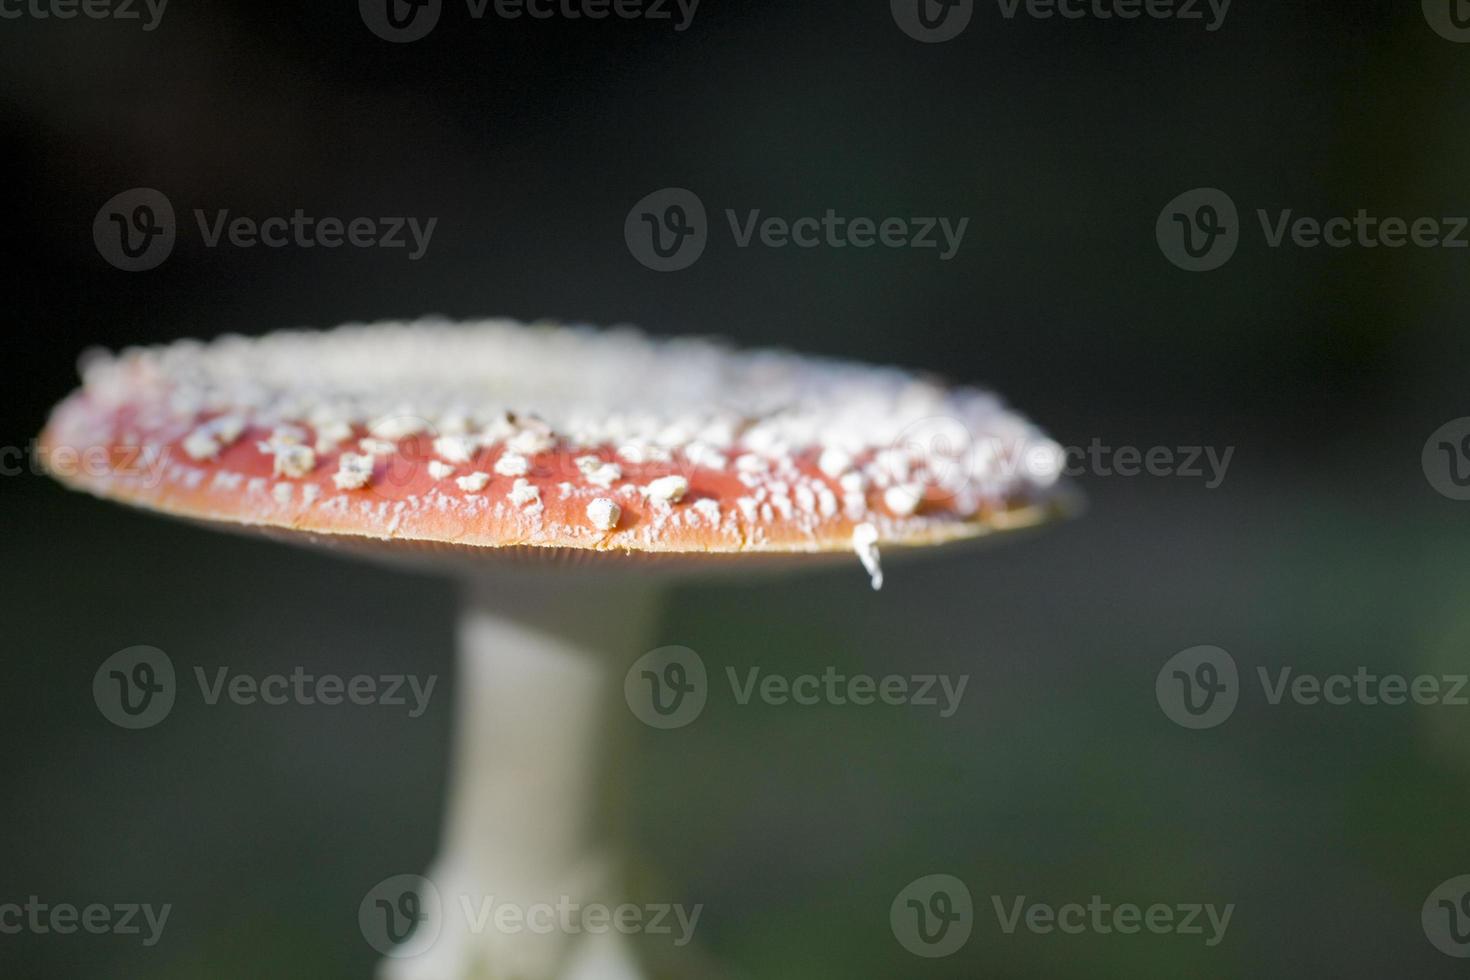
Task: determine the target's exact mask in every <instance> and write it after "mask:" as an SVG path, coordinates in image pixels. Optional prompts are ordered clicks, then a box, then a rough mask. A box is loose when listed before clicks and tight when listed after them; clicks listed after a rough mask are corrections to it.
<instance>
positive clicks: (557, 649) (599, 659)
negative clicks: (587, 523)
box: [383, 574, 655, 980]
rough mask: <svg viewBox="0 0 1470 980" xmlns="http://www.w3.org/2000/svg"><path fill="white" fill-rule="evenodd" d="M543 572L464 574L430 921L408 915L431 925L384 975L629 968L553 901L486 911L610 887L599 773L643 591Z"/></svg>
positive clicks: (617, 977) (610, 821)
mask: <svg viewBox="0 0 1470 980" xmlns="http://www.w3.org/2000/svg"><path fill="white" fill-rule="evenodd" d="M553 578H562V577H561V576H555V577H551V576H543V575H537V574H532V575H530V576H527V577H526V578H524V579H513V578H511V577H510V576H508V575H506V576H499V577H487V578H485V579H483V580H480V581H475V582H472V583H471V584H470V587H469V589H468V594H467V600H466V605H465V609H464V613H463V618H462V621H461V625H460V637H459V644H460V654H459V676H458V677H457V679H456V688H457V691H458V703H457V705H456V709H455V710H456V723H455V738H454V748H453V758H452V759H451V766H450V786H449V798H448V804H447V810H446V815H445V824H444V836H443V841H442V843H441V845H440V853H439V856H438V858H437V859H436V860H435V863H434V867H433V869H432V870H431V871H430V873H429V875H428V878H429V880H430V881H431V882H432V883H433V885H434V887H435V888H436V889H437V890H438V892H439V895H440V899H441V906H442V922H440V923H437V924H436V923H422V924H421V925H420V928H428V929H433V928H434V926H435V925H438V927H439V935H438V938H437V939H435V940H434V942H433V944H432V945H431V946H430V947H429V948H428V949H427V950H426V951H424V952H423V953H421V954H419V955H417V956H414V957H412V958H406V959H400V960H389V961H387V962H386V963H385V964H384V969H383V975H384V976H385V977H391V978H393V980H407V978H422V980H428V978H433V980H470V978H481V977H494V978H502V977H516V978H518V980H553V978H565V977H572V976H589V977H590V976H597V977H603V978H606V980H622V978H628V980H635V978H637V977H639V976H641V974H640V973H639V972H638V970H637V968H636V966H634V964H633V961H632V960H631V958H630V957H629V956H628V954H627V952H626V950H625V949H624V948H623V946H622V944H621V943H620V942H617V941H609V940H608V937H607V936H606V935H605V934H604V935H600V936H593V935H584V934H582V933H580V932H578V931H577V930H576V928H575V927H573V929H572V930H564V929H563V928H562V924H563V919H562V918H561V917H560V913H559V914H558V918H557V919H556V920H555V922H556V926H555V928H554V929H552V930H551V931H550V932H546V931H544V930H539V931H532V930H531V929H529V928H526V927H521V928H516V927H514V926H513V927H511V928H504V927H501V926H498V925H497V921H496V919H495V914H496V911H497V910H499V909H502V908H503V907H505V906H512V907H514V908H515V909H516V910H517V911H518V913H519V915H520V916H526V915H528V914H541V915H544V914H545V913H541V912H538V913H531V911H530V910H531V909H532V907H540V906H550V907H551V908H552V909H564V908H567V907H569V906H572V905H578V906H585V905H586V904H587V903H589V902H608V903H610V904H616V902H617V901H618V900H619V898H620V896H619V895H618V893H617V888H618V883H617V882H616V881H615V880H613V879H614V878H615V877H616V875H617V874H618V871H619V869H620V865H621V859H622V851H621V846H620V837H621V833H620V827H619V823H620V821H619V815H618V812H617V811H618V810H619V809H620V808H619V807H618V806H617V805H616V792H615V790H616V787H615V786H614V785H613V783H614V782H615V781H614V780H613V779H611V778H610V777H611V776H613V775H615V774H620V773H621V770H622V765H621V764H620V762H618V761H617V760H609V759H608V757H607V754H608V753H609V751H610V750H611V749H612V748H613V746H614V745H615V744H616V743H617V741H618V739H617V737H616V735H617V730H618V729H619V728H621V727H622V725H623V723H624V722H625V721H627V719H628V717H629V715H628V710H627V708H626V706H623V705H622V703H621V701H622V694H621V692H622V677H623V671H624V670H625V669H626V667H627V665H628V663H630V662H631V660H632V659H633V658H634V657H636V656H637V655H638V654H639V653H641V652H642V650H643V647H644V644H645V642H646V640H647V637H648V630H649V629H650V627H651V626H652V619H653V615H654V612H655V602H654V595H653V593H652V591H651V589H649V588H648V587H647V586H645V585H641V584H640V585H637V586H629V585H626V584H620V583H615V582H612V581H605V580H600V579H591V578H581V577H575V576H574V577H572V578H570V580H567V579H562V580H561V581H559V582H557V581H553ZM614 699H616V700H614ZM485 911H488V912H489V913H490V918H489V919H488V920H483V918H484V917H483V913H484V912H485ZM481 920H483V921H481ZM613 935H614V936H616V933H614V934H613Z"/></svg>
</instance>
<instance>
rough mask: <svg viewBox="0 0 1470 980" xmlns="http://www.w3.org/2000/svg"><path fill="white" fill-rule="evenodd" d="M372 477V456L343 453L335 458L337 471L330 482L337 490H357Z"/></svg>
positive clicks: (365, 484)
mask: <svg viewBox="0 0 1470 980" xmlns="http://www.w3.org/2000/svg"><path fill="white" fill-rule="evenodd" d="M372 478H373V458H372V457H371V456H366V455H358V454H357V453H343V454H342V456H341V457H340V458H339V459H338V460H337V472H336V473H334V474H332V482H333V483H335V484H337V489H338V490H357V489H359V488H361V487H365V486H367V484H368V481H369V480H371V479H372Z"/></svg>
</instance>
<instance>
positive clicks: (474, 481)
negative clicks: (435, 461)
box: [454, 472, 490, 493]
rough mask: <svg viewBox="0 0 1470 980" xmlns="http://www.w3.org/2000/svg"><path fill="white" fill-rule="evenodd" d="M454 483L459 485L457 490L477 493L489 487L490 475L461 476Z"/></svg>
mask: <svg viewBox="0 0 1470 980" xmlns="http://www.w3.org/2000/svg"><path fill="white" fill-rule="evenodd" d="M454 482H455V483H457V484H459V488H460V489H461V490H463V491H464V492H465V493H479V492H480V491H481V490H484V489H485V488H486V487H487V486H489V485H490V474H489V473H478V472H477V473H471V474H470V475H469V476H462V477H460V478H459V479H458V480H455V481H454Z"/></svg>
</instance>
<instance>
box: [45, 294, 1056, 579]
mask: <svg viewBox="0 0 1470 980" xmlns="http://www.w3.org/2000/svg"><path fill="white" fill-rule="evenodd" d="M83 377H84V384H83V386H82V388H80V389H79V390H78V391H76V392H74V393H73V394H72V395H71V396H70V397H68V398H67V399H66V400H65V401H63V402H62V403H61V404H60V405H59V406H58V407H57V408H56V410H55V411H54V413H53V415H52V417H51V420H50V423H49V424H48V426H47V427H46V431H45V432H44V433H43V435H42V437H41V443H42V449H43V457H44V458H46V459H48V460H50V461H51V462H50V464H49V469H50V471H51V472H52V473H53V475H55V476H56V477H57V478H58V479H60V480H62V481H63V482H64V483H66V484H68V485H70V486H72V487H75V488H77V489H81V490H86V491H89V492H91V493H93V494H96V495H98V496H101V497H106V498H110V499H114V500H120V501H123V502H126V503H131V504H134V505H137V506H140V507H144V508H147V509H150V510H155V511H160V512H164V513H167V514H172V515H176V516H181V517H188V518H194V519H198V520H203V521H212V522H220V523H224V524H232V525H246V526H251V527H256V528H260V529H265V530H277V531H286V532H304V533H306V534H311V535H343V536H351V537H356V538H363V539H374V540H376V541H379V542H388V543H390V544H393V545H410V544H419V545H423V544H426V543H432V544H441V545H456V546H461V547H465V548H470V549H475V550H477V551H480V550H485V551H488V550H493V549H523V548H541V549H545V548H550V549H576V550H582V551H588V552H599V553H606V552H621V553H639V554H653V553H657V554H663V555H674V554H681V555H691V556H692V555H719V554H724V555H735V554H745V553H751V552H762V553H812V552H832V551H851V550H853V548H854V547H855V545H856V546H857V547H858V549H859V551H860V553H861V552H862V551H863V549H864V548H871V546H872V544H873V543H875V542H882V543H883V544H884V546H885V547H886V546H888V545H902V546H908V545H928V544H937V543H942V542H947V541H954V540H960V539H966V538H972V537H976V536H979V535H982V534H985V533H987V532H989V531H993V530H997V529H1004V528H1010V527H1017V526H1024V525H1029V524H1034V523H1037V522H1038V521H1040V520H1042V519H1044V518H1046V517H1048V516H1050V515H1052V514H1053V513H1055V512H1056V511H1057V509H1058V506H1059V504H1060V502H1061V501H1062V499H1063V494H1062V491H1061V490H1060V489H1059V488H1060V484H1059V482H1058V479H1057V478H1058V475H1059V473H1060V469H1061V462H1062V459H1061V452H1060V450H1059V449H1058V447H1057V446H1056V445H1055V444H1054V443H1052V442H1051V441H1050V440H1047V439H1046V438H1045V437H1044V436H1042V435H1041V434H1040V433H1039V432H1038V431H1037V430H1036V429H1035V428H1034V427H1033V426H1031V425H1030V424H1029V423H1027V422H1026V421H1025V420H1024V419H1023V418H1021V417H1020V416H1018V415H1016V414H1014V413H1012V412H1010V411H1009V410H1007V409H1006V408H1005V407H1004V406H1003V405H1002V403H1001V402H1000V401H999V400H998V399H997V398H996V397H995V396H993V395H991V394H988V393H986V392H982V391H978V390H975V389H966V388H950V387H945V386H943V385H941V384H939V383H937V382H935V381H933V380H930V379H927V378H924V377H921V376H918V375H915V374H912V373H909V372H904V371H900V370H896V369H892V368H875V367H869V366H865V365H859V364H853V363H847V362H840V361H834V360H828V359H822V358H812V357H801V356H798V355H795V354H790V353H786V352H779V351H747V352H741V351H735V350H732V349H730V348H727V347H725V346H723V345H720V344H718V343H715V342H711V341H707V340H689V339H678V340H655V339H649V338H647V337H645V336H644V335H642V334H639V333H637V332H636V331H632V330H630V329H620V330H614V331H606V332H598V331H594V330H590V329H586V328H569V327H555V326H523V325H520V324H516V323H512V322H508V321H486V322H480V323H473V324H462V325H457V324H450V323H446V322H443V321H421V322H418V323H385V324H377V325H371V326H346V327H341V328H338V329H335V330H329V331H321V332H313V331H283V332H278V333H275V334H271V335H269V336H265V337H261V338H254V339H247V338H243V337H235V336H230V337H223V338H220V339H218V340H215V341H213V342H210V343H198V342H193V341H185V342H179V343H175V344H171V345H166V346H160V347H150V348H143V349H132V350H127V351H124V352H122V353H121V354H118V355H115V356H113V355H100V354H99V355H93V356H90V357H89V358H88V359H86V361H85V363H84V368H83ZM68 452H72V453H75V454H76V455H77V457H78V458H85V459H88V460H90V461H91V463H92V465H86V466H63V465H58V460H60V459H62V458H63V456H65V454H67V453H68ZM59 454H60V455H59ZM66 458H70V457H66ZM98 460H102V463H101V465H96V464H97V461H98Z"/></svg>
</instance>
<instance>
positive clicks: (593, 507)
mask: <svg viewBox="0 0 1470 980" xmlns="http://www.w3.org/2000/svg"><path fill="white" fill-rule="evenodd" d="M622 516H623V509H622V508H621V507H619V506H618V505H617V502H616V501H613V500H609V499H608V498H607V497H598V498H596V499H595V500H593V501H592V502H591V503H589V504H588V505H587V519H588V520H590V521H591V522H592V526H593V527H595V528H597V529H598V530H599V531H611V530H612V529H613V528H615V527H617V526H618V519H619V518H620V517H622Z"/></svg>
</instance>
